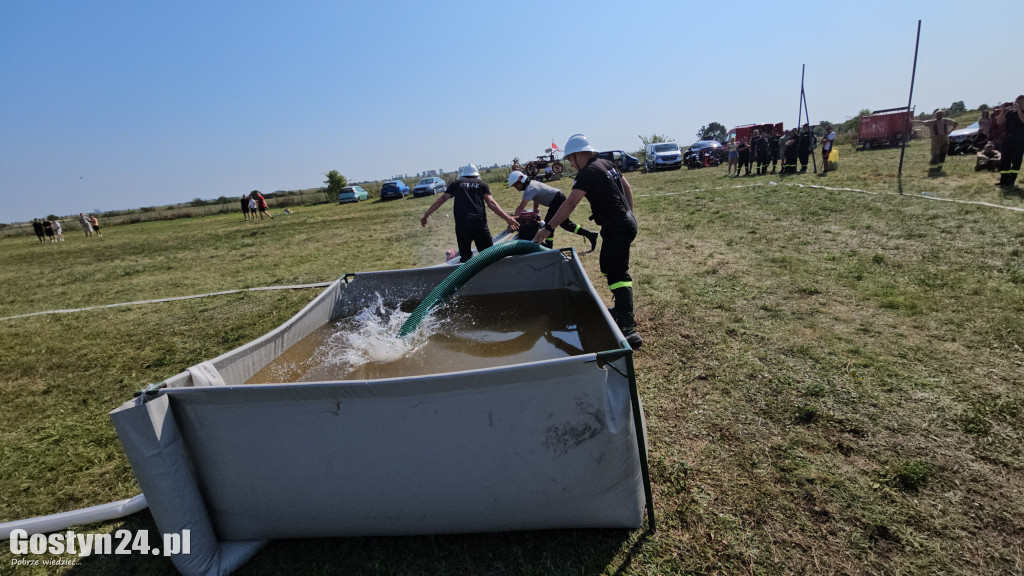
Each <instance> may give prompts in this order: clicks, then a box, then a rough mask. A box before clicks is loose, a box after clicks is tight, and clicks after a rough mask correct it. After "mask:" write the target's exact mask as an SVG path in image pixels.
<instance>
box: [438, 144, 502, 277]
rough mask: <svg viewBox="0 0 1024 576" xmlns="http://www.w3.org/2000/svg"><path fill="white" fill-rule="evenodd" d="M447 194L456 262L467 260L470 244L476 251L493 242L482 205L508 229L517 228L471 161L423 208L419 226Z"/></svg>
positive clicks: (471, 252) (487, 246)
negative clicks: (452, 205) (452, 201)
mask: <svg viewBox="0 0 1024 576" xmlns="http://www.w3.org/2000/svg"><path fill="white" fill-rule="evenodd" d="M450 198H455V240H456V242H457V243H458V245H459V255H460V256H461V259H460V260H459V261H460V262H463V263H465V262H468V261H469V259H470V258H472V257H473V245H474V244H475V245H476V249H477V251H478V252H479V251H483V250H486V249H487V248H490V247H491V246H492V245H493V244H494V241H493V239H492V238H491V230H490V228H488V227H487V212H486V211H485V210H484V208H485V207H487V208H490V209H491V211H492V212H494V213H495V214H497V215H498V216H500V217H501V219H502V220H504V221H505V222H507V223H508V227H509V228H511V229H512V230H518V229H519V223H518V222H516V221H515V219H514V218H512V217H511V216H509V215H508V214H506V213H505V211H504V210H502V209H501V206H500V205H498V203H497V202H496V201H495V200H494V198H493V197H492V196H491V188H490V187H489V186H488V185H487V183H486V182H484V181H483V180H481V179H480V171H479V170H477V168H476V166H474V165H472V164H467V165H466V166H464V167H463V168H462V171H461V173H460V176H459V179H458V180H456V181H454V182H452V183H451V184H449V185H448V188H447V189H446V190H445V191H444V192H443V193H442V194H441V197H440V198H438V199H437V200H435V201H434V203H433V204H431V205H430V208H427V211H426V213H425V214H423V217H422V218H420V226H426V225H427V218H429V217H430V215H431V214H433V213H434V211H436V210H437V209H438V208H440V207H441V205H442V204H444V203H445V202H447V201H448V200H449V199H450Z"/></svg>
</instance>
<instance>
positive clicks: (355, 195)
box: [338, 186, 370, 204]
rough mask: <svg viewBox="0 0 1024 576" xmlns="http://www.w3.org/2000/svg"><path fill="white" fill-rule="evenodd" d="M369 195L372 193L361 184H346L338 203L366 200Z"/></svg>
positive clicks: (339, 195)
mask: <svg viewBox="0 0 1024 576" xmlns="http://www.w3.org/2000/svg"><path fill="white" fill-rule="evenodd" d="M369 197H370V194H369V193H367V192H366V190H363V189H362V188H361V187H360V186H346V187H344V188H342V189H341V193H340V194H338V204H348V203H350V202H359V201H360V200H366V199H367V198H369Z"/></svg>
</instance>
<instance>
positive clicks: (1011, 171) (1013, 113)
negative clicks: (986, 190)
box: [995, 95, 1024, 190]
mask: <svg viewBox="0 0 1024 576" xmlns="http://www.w3.org/2000/svg"><path fill="white" fill-rule="evenodd" d="M995 124H996V125H998V126H999V127H1000V128H1002V137H1003V140H1002V148H1001V149H1000V152H1001V153H1002V155H1003V160H1002V163H1001V164H1000V165H999V186H1000V187H1001V188H1002V189H1003V190H1009V189H1011V188H1013V186H1014V183H1015V182H1016V181H1017V174H1018V173H1019V172H1020V163H1021V158H1022V157H1024V95H1021V96H1017V98H1016V99H1015V100H1014V101H1013V105H1011V106H1006V105H1004V106H1003V109H1002V110H1001V113H1000V115H999V116H997V117H996V119H995Z"/></svg>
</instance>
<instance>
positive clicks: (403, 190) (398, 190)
mask: <svg viewBox="0 0 1024 576" xmlns="http://www.w3.org/2000/svg"><path fill="white" fill-rule="evenodd" d="M408 195H409V185H408V184H406V183H405V182H402V181H401V180H392V181H390V182H385V183H384V185H383V186H381V187H380V199H381V200H394V199H395V198H397V199H399V200H401V199H402V198H405V197H406V196H408Z"/></svg>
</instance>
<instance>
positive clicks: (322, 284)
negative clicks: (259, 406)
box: [0, 282, 333, 320]
mask: <svg viewBox="0 0 1024 576" xmlns="http://www.w3.org/2000/svg"><path fill="white" fill-rule="evenodd" d="M331 284H333V282H315V283H313V284H292V285H289V286H259V287H256V288H241V289H239V290H222V291H220V292H209V293H206V294H193V295H191V296H172V297H170V298H158V299H156V300H136V301H135V302H118V303H117V304H103V305H101V306H87V307H85V308H66V309H63V310H43V311H42V312H29V313H28V314H18V315H16V316H5V317H3V318H0V320H14V319H15V318H27V317H29V316H42V315H44V314H70V313H72V312H85V311H87V310H99V309H101V308H117V307H119V306H135V305H137V304H156V303H158V302H174V301H176V300H193V299H196V298H206V297H208V296H224V295H226V294H237V293H239V292H262V291H265V290H298V289H302V288H324V287H326V286H330V285H331Z"/></svg>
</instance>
